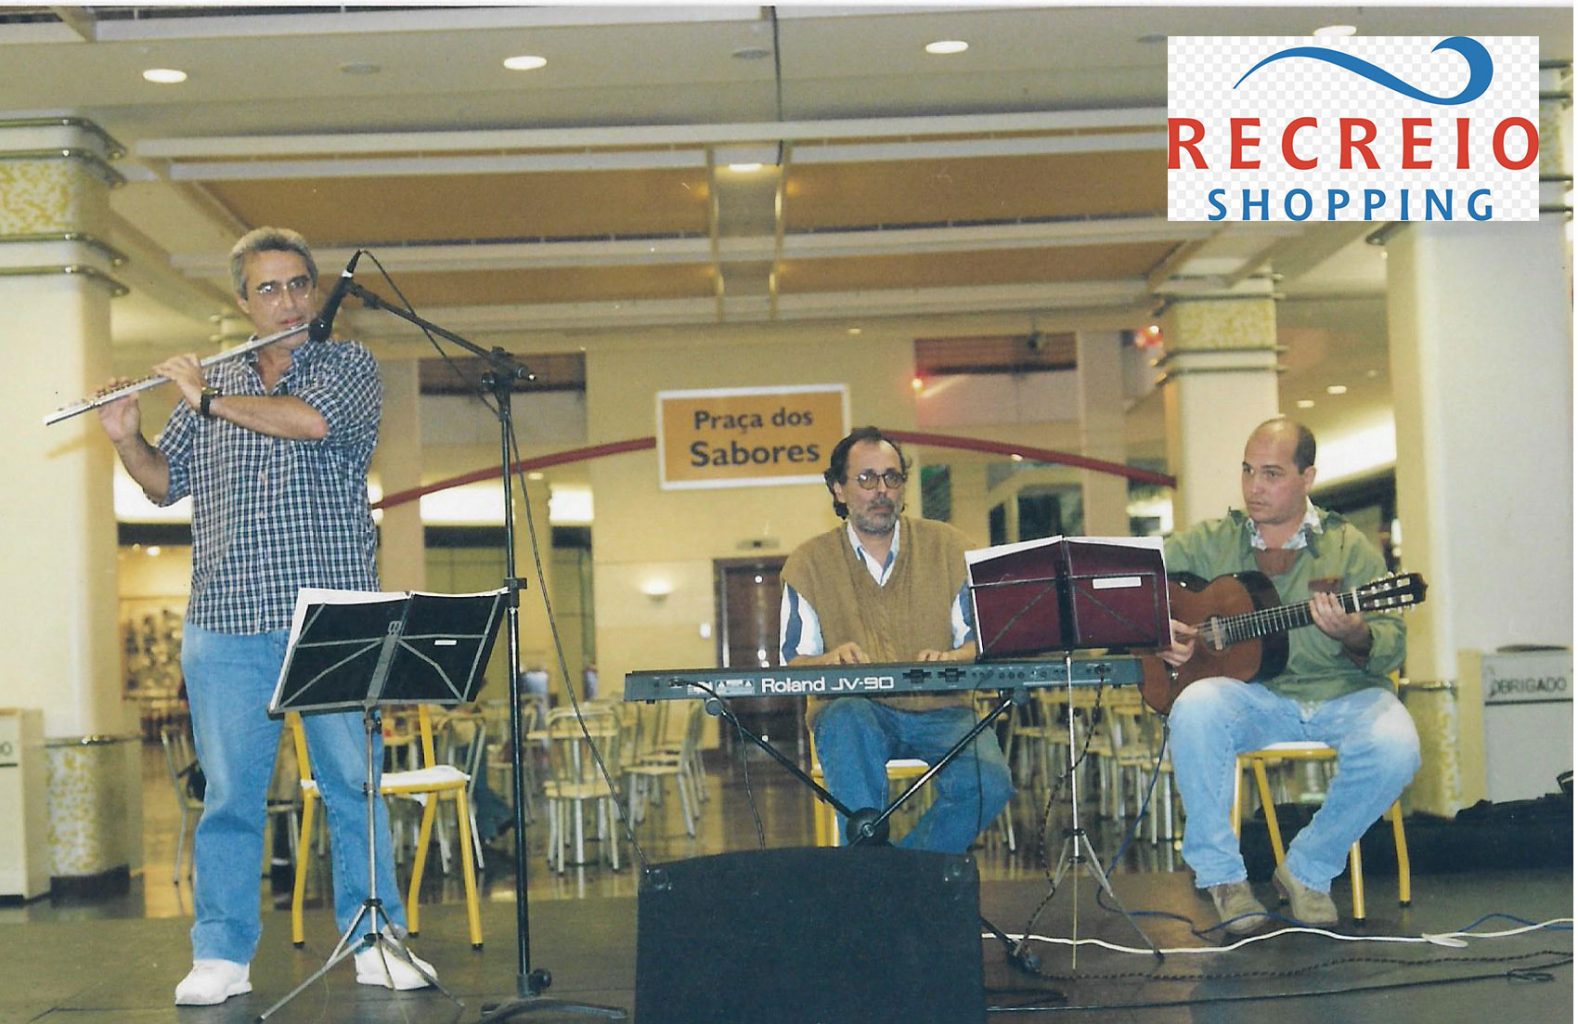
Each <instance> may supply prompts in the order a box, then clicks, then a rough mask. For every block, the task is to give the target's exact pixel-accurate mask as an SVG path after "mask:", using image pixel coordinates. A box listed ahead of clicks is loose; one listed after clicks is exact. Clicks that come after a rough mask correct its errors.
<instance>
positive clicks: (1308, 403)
mask: <svg viewBox="0 0 1578 1024" xmlns="http://www.w3.org/2000/svg"><path fill="white" fill-rule="evenodd" d="M1293 404H1294V405H1296V406H1298V407H1299V408H1300V409H1313V408H1315V399H1313V398H1301V399H1299V400H1298V401H1297V402H1294V403H1293Z"/></svg>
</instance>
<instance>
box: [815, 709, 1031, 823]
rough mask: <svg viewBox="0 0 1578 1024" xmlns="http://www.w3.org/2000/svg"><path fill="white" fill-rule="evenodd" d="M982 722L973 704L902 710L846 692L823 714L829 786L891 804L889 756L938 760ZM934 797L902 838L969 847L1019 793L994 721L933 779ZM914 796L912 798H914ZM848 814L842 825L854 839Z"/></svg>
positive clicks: (820, 743)
mask: <svg viewBox="0 0 1578 1024" xmlns="http://www.w3.org/2000/svg"><path fill="white" fill-rule="evenodd" d="M975 723H976V717H975V715H974V713H973V712H971V711H970V709H969V708H965V707H959V708H935V709H932V710H928V711H900V710H898V709H896V708H893V707H890V706H889V705H887V704H884V703H882V702H881V701H875V700H870V699H868V698H865V697H841V698H839V699H838V700H835V701H833V702H832V703H831V704H829V705H827V706H826V707H824V708H822V709H821V711H820V712H819V713H818V714H817V716H816V725H815V730H816V751H817V756H818V758H819V759H820V760H821V762H822V774H823V776H824V777H825V778H826V780H827V789H828V792H830V793H832V794H833V795H834V796H835V797H837V798H838V799H839V800H840V801H841V802H842V803H843V804H844V805H845V806H846V807H848V808H849V809H850V810H854V811H858V810H861V809H863V808H867V807H872V808H876V809H877V810H881V809H882V808H884V807H886V806H887V804H888V770H887V764H888V761H889V760H891V759H893V758H919V759H920V760H923V761H925V762H926V763H928V764H935V763H936V762H937V760H938V759H939V758H941V757H942V755H943V754H945V753H947V752H948V750H949V749H951V748H952V747H953V745H954V744H955V743H958V742H959V740H961V739H963V738H964V735H965V733H967V732H969V731H970V729H971V728H973V727H974V725H975ZM927 785H928V786H930V787H931V788H932V794H933V799H932V805H931V807H929V808H927V810H926V813H925V814H923V815H921V817H920V820H919V821H917V822H916V823H915V827H914V828H913V829H911V830H910V831H909V833H908V834H907V835H905V836H904V837H903V838H902V839H900V840H899V841H898V842H897V843H895V844H894V845H895V846H900V847H905V848H907V849H915V850H932V851H934V852H937V853H963V852H965V851H966V850H968V849H969V848H970V844H971V843H972V842H974V841H975V837H976V836H977V835H978V834H979V833H980V831H981V830H982V829H983V828H985V827H986V826H987V825H989V824H991V822H992V819H993V818H995V817H997V815H998V812H1000V811H1001V810H1002V809H1003V807H1004V806H1005V805H1006V804H1007V803H1008V801H1009V800H1010V799H1011V798H1012V797H1013V795H1014V784H1013V780H1012V778H1010V776H1009V774H1008V763H1007V761H1005V760H1004V759H1003V748H1002V747H1001V746H999V745H998V742H997V733H996V732H994V731H993V730H992V729H990V728H988V729H985V730H983V731H982V732H981V733H980V735H978V736H976V738H975V742H974V743H972V744H970V746H968V747H966V748H965V749H964V751H963V752H961V753H960V754H959V756H958V757H956V758H954V759H953V760H952V761H951V762H949V764H948V767H946V768H944V769H943V770H942V771H940V772H938V773H937V774H936V775H935V776H934V777H933V778H932V780H931V781H930V782H928V783H927ZM912 799H913V798H912ZM846 825H847V822H845V821H844V818H843V816H842V815H840V816H839V831H840V833H841V834H844V841H845V842H848V841H849V836H848V834H847V829H846Z"/></svg>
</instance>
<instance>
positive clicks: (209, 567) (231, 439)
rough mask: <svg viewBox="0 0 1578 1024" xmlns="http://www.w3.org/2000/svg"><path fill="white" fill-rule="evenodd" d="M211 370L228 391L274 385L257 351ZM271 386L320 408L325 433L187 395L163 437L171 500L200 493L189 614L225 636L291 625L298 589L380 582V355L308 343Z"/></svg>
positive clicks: (213, 380) (195, 505)
mask: <svg viewBox="0 0 1578 1024" xmlns="http://www.w3.org/2000/svg"><path fill="white" fill-rule="evenodd" d="M207 377H208V382H209V384H211V385H213V386H214V387H216V388H218V389H219V390H220V391H221V392H222V393H223V394H226V395H262V394H264V391H263V379H262V377H260V376H259V374H258V370H257V355H256V353H251V354H249V355H247V356H244V357H242V358H240V359H236V360H232V361H229V362H224V363H219V364H216V365H214V366H212V367H210V368H209V371H208V374H207ZM269 394H272V395H293V396H295V397H296V398H299V399H301V400H302V401H304V402H306V403H307V404H308V405H310V406H312V407H313V408H314V409H316V410H318V412H319V413H320V414H321V415H322V416H323V418H324V420H325V421H326V422H327V423H328V425H329V431H328V434H327V436H325V437H324V438H323V439H322V440H318V441H291V440H286V439H284V438H278V437H270V436H268V435H267V434H260V433H257V432H255V431H251V430H246V429H243V428H242V427H238V426H236V425H235V424H233V423H228V422H226V421H224V420H220V419H217V418H216V419H203V418H202V417H201V416H199V415H198V414H197V413H195V412H194V411H193V410H192V409H191V407H190V406H188V405H187V404H186V403H185V402H182V403H180V404H178V405H177V406H176V408H175V411H174V412H173V413H171V414H170V421H169V422H168V423H166V424H165V427H164V432H163V433H161V434H160V435H159V440H158V442H157V446H158V448H159V450H160V451H162V452H163V453H164V456H165V458H166V459H167V460H169V463H170V491H169V493H168V494H167V495H166V496H165V499H164V501H163V504H166V505H168V504H171V503H172V502H175V501H179V500H180V499H181V498H183V497H185V496H186V495H188V494H190V495H192V595H191V601H190V603H189V604H188V606H187V611H186V621H187V622H189V623H191V624H192V625H194V626H197V627H200V628H202V629H208V630H213V631H214V632H217V633H262V632H265V631H267V630H271V629H285V628H287V627H288V626H289V625H290V619H291V611H292V609H293V608H294V607H295V604H296V590H297V589H298V588H300V587H336V588H341V589H346V590H377V589H378V571H377V568H376V567H375V563H374V552H375V550H376V547H377V535H376V533H375V532H374V530H373V518H372V512H371V510H370V509H369V507H368V502H367V467H368V463H369V462H370V461H371V460H372V455H373V448H374V446H375V445H377V443H378V417H379V413H380V409H381V407H382V403H383V385H382V383H381V382H380V380H379V379H378V364H377V363H376V362H375V361H374V359H373V356H372V353H371V352H369V351H367V349H366V347H365V346H363V345H361V344H360V343H358V342H354V341H319V342H314V341H309V342H307V343H306V344H304V345H302V346H301V347H300V348H298V349H296V351H295V353H294V355H293V357H292V359H291V364H290V368H289V369H288V370H286V371H285V375H284V376H283V377H282V378H280V381H279V383H278V384H277V385H276V386H275V388H274V390H273V391H272V392H269Z"/></svg>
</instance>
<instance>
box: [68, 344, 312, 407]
mask: <svg viewBox="0 0 1578 1024" xmlns="http://www.w3.org/2000/svg"><path fill="white" fill-rule="evenodd" d="M311 326H312V325H311V323H310V322H309V323H305V324H302V325H301V326H300V327H292V328H291V329H290V330H288V331H280V332H279V333H278V334H270V335H269V336H268V337H266V338H254V339H253V340H251V341H249V342H247V343H246V344H245V345H237V346H236V347H235V348H233V349H230V350H229V351H226V352H221V353H219V354H218V355H212V356H209V357H207V358H206V359H200V360H198V362H197V365H198V366H201V367H204V368H207V367H210V366H213V365H214V364H215V363H223V362H228V361H229V360H231V359H239V358H240V357H242V356H244V355H246V354H247V353H248V352H256V351H257V350H258V349H260V348H263V347H264V346H265V345H272V344H274V343H275V342H276V341H284V340H285V339H286V338H289V337H291V336H293V335H297V334H300V333H301V332H302V331H305V330H307V329H308V328H309V327H311ZM169 379H170V378H169V377H161V376H159V375H158V374H153V375H151V376H147V377H144V378H142V379H141V380H134V381H132V382H131V383H130V384H128V385H126V386H125V387H123V388H116V389H115V390H114V391H106V392H105V393H104V394H102V395H95V396H94V397H92V398H84V399H83V400H82V401H80V402H78V403H76V404H75V405H67V406H63V407H61V408H59V409H56V410H55V411H54V412H52V413H50V414H49V415H48V416H45V417H44V426H46V427H48V426H53V425H54V424H56V423H59V422H60V421H61V420H69V419H71V417H73V416H77V415H80V414H81V413H85V412H87V411H88V410H89V409H97V408H98V407H99V406H101V405H109V404H110V403H111V402H114V401H116V400H117V399H121V398H125V397H126V396H127V395H135V394H136V393H137V392H139V391H147V390H148V389H149V388H151V387H154V386H156V385H159V384H163V383H164V382H165V381H167V380H169Z"/></svg>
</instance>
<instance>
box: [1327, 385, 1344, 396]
mask: <svg viewBox="0 0 1578 1024" xmlns="http://www.w3.org/2000/svg"><path fill="white" fill-rule="evenodd" d="M1326 393H1327V394H1328V395H1346V394H1347V393H1348V385H1346V384H1328V385H1326Z"/></svg>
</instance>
